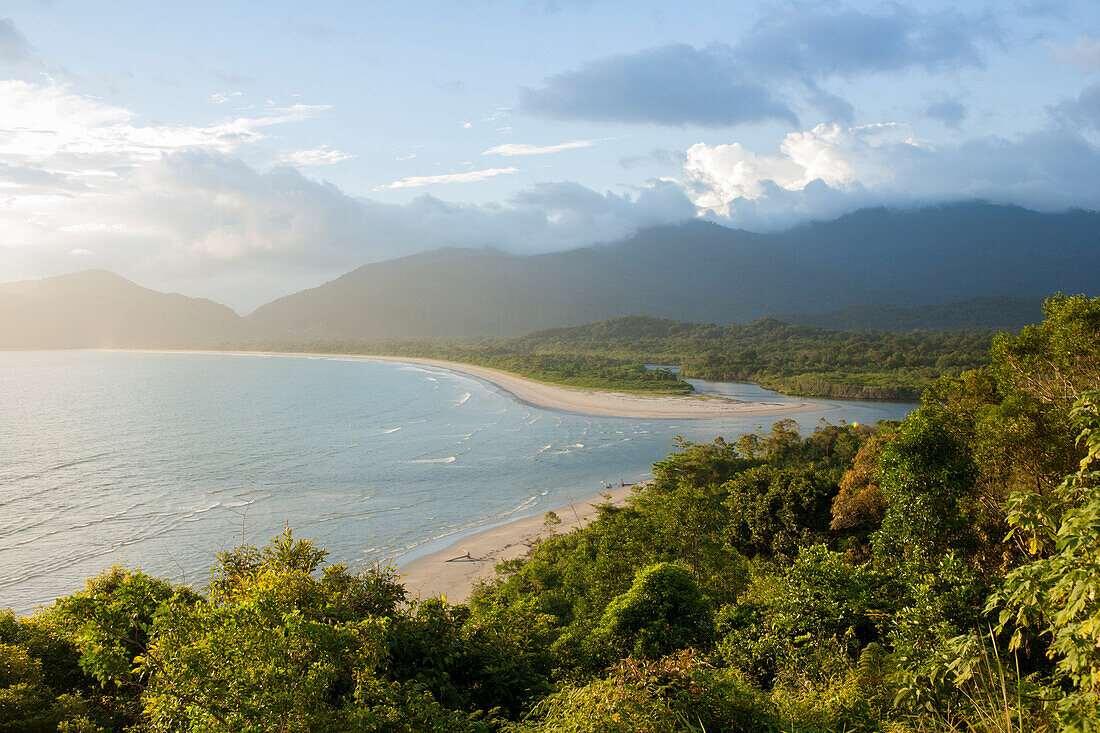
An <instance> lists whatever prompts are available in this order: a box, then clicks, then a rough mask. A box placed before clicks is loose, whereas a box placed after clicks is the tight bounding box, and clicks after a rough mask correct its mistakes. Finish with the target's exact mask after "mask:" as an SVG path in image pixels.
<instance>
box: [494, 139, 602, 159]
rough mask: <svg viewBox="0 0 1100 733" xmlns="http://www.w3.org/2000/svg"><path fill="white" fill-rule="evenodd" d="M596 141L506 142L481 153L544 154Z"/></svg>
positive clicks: (579, 146) (508, 154)
mask: <svg viewBox="0 0 1100 733" xmlns="http://www.w3.org/2000/svg"><path fill="white" fill-rule="evenodd" d="M597 142H599V140H574V141H572V142H568V143H558V144H557V145H528V144H527V143H507V144H506V145H497V146H496V147H493V148H489V149H488V150H486V151H485V152H484V153H482V155H505V156H514V155H546V154H548V153H558V152H561V151H562V150H575V149H577V148H590V147H592V146H593V145H595V144H596V143H597Z"/></svg>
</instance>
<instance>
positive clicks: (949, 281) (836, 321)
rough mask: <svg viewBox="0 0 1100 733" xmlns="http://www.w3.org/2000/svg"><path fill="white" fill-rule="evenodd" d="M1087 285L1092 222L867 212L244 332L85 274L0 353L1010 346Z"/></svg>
mask: <svg viewBox="0 0 1100 733" xmlns="http://www.w3.org/2000/svg"><path fill="white" fill-rule="evenodd" d="M517 236H520V235H519V234H517ZM1098 275H1100V214H1097V213H1095V212H1085V211H1070V212H1066V213H1061V214H1043V213H1037V212H1034V211H1028V210H1025V209H1020V208H1017V207H1011V206H994V205H990V204H980V203H978V204H975V203H970V204H953V205H948V206H938V207H929V208H924V209H917V210H911V211H896V210H888V209H868V210H864V211H858V212H855V213H853V214H849V215H847V216H842V217H840V218H839V219H836V220H834V221H828V222H815V223H811V224H805V225H802V226H799V227H796V228H794V229H791V230H789V231H786V232H780V233H772V234H755V233H750V232H745V231H740V230H736V229H729V228H726V227H721V226H718V225H717V224H713V223H709V222H704V221H692V222H688V223H685V224H680V225H675V226H662V227H654V228H651V229H646V230H643V231H640V232H638V233H637V234H635V235H633V236H631V237H628V238H626V239H624V240H622V241H620V242H614V243H608V244H603V245H599V246H596V247H590V248H585V249H576V250H571V251H568V252H559V253H553V254H542V255H532V256H512V255H506V254H501V253H499V252H492V251H485V250H470V249H444V250H438V251H434V252H426V253H422V254H418V255H413V256H410V257H404V258H401V259H396V260H390V261H388V262H380V263H376V264H371V265H366V266H364V267H360V268H359V269H357V270H354V271H352V272H349V273H347V274H346V275H343V276H342V277H339V278H336V279H335V280H332V281H331V282H328V283H325V284H323V285H321V286H319V287H316V288H312V289H310V290H305V291H302V292H300V293H296V294H294V295H288V296H286V297H284V298H279V299H278V300H275V301H273V302H271V303H268V304H267V305H265V306H263V307H262V308H260V309H258V310H257V311H256V312H255V313H253V314H251V315H250V316H248V317H247V318H246V319H241V318H240V317H238V316H237V314H236V313H234V312H233V311H232V310H230V309H229V308H226V307H224V306H221V305H218V304H216V303H214V302H212V301H209V300H204V299H199V298H187V297H184V296H182V295H176V294H165V293H158V292H156V291H153V290H148V289H146V288H143V287H140V286H138V285H136V284H134V283H132V282H130V281H129V280H126V279H124V278H122V277H119V276H118V275H113V274H111V273H109V272H106V271H103V270H89V271H86V272H79V273H75V274H72V275H65V276H61V277H55V278H47V279H44V280H36V281H22V282H16V283H8V284H5V285H0V348H9V349H10V348H24V349H29V348H87V347H111V346H119V347H122V346H130V347H134V346H148V347H172V346H191V347H194V346H205V345H216V344H219V343H222V344H224V343H230V342H242V341H246V340H251V341H271V340H305V339H361V340H384V339H425V338H429V339H430V338H457V339H471V338H476V337H479V336H516V335H522V334H526V333H530V332H532V331H537V330H540V329H546V328H555V327H560V326H571V325H578V324H583V323H592V322H594V321H602V320H608V319H612V318H616V317H620V316H625V315H632V314H634V315H646V316H653V317H657V318H671V319H676V320H680V321H695V322H702V323H721V324H728V323H747V322H749V321H754V320H757V319H759V318H763V317H765V316H769V315H773V314H788V315H783V316H781V317H782V318H783V319H784V320H788V321H791V322H795V323H802V324H807V325H819V326H825V327H828V328H845V329H848V328H852V329H863V328H877V329H882V330H909V329H912V328H936V329H938V328H1010V329H1011V328H1018V327H1019V326H1020V325H1023V324H1024V323H1028V322H1033V321H1034V320H1037V319H1038V306H1037V304H1038V302H1039V299H1040V298H1041V297H1042V296H1046V295H1050V294H1052V293H1055V292H1058V291H1062V292H1066V293H1085V294H1088V295H1096V294H1097V290H1098V283H1100V279H1098V277H1097V276H1098ZM963 299H966V300H963ZM948 301H959V302H948ZM883 304H886V305H883ZM789 314H798V315H789Z"/></svg>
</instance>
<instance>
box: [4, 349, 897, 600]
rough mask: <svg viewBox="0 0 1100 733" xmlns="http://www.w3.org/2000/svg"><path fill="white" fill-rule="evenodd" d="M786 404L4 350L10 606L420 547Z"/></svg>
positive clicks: (888, 407) (287, 362)
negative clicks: (692, 405) (521, 394)
mask: <svg viewBox="0 0 1100 733" xmlns="http://www.w3.org/2000/svg"><path fill="white" fill-rule="evenodd" d="M696 385H697V386H698V387H699V388H700V391H704V392H706V391H712V392H723V391H725V392H727V393H735V394H736V395H737V396H738V397H739V398H740V399H754V400H770V401H775V400H782V399H784V398H782V397H780V396H777V395H775V394H774V393H771V392H766V391H765V390H761V389H760V388H758V387H755V386H753V385H723V384H719V383H705V382H696ZM788 399H789V398H788ZM798 401H804V400H798ZM816 404H819V405H820V409H818V410H815V411H813V412H805V413H799V414H796V415H792V417H794V418H795V419H797V420H798V422H799V423H800V425H802V426H803V428H804V429H806V430H810V429H812V428H813V427H814V426H815V425H817V423H818V420H820V419H826V420H829V421H832V422H837V421H839V420H846V421H848V422H853V421H858V422H874V421H876V420H880V419H884V418H898V417H901V416H903V415H904V414H905V413H906V412H908V411H909V410H910V409H912V405H904V404H891V403H858V402H843V401H821V402H819V403H816ZM782 417H784V416H783V415H776V416H769V417H765V418H761V417H752V418H744V419H738V420H726V419H723V420H643V419H631V418H606V417H588V416H583V415H576V414H569V413H564V412H556V411H552V410H543V409H539V408H535V407H531V406H529V405H525V404H523V403H520V402H519V401H517V400H516V399H514V398H512V397H511V396H509V395H508V394H506V393H504V392H502V391H501V390H499V389H498V388H496V387H494V386H492V385H490V384H488V383H485V382H482V381H480V380H478V379H475V378H472V377H467V376H463V375H459V374H455V373H452V372H448V371H445V370H442V369H435V368H429V367H421V366H414V365H410V364H402V363H399V362H371V361H362V360H352V359H341V358H338V357H334V358H312V357H300V356H264V355H230V354H179V353H176V354H166V353H135V352H129V353H126V352H94V351H93V352H88V351H69V352H0V608H4V607H11V608H14V609H15V610H16V611H17V612H19V613H26V612H29V611H32V610H33V609H34V608H35V607H36V606H38V605H39V604H47V603H49V602H50V601H52V600H53V599H54V598H56V597H57V596H59V595H63V594H66V593H70V592H72V591H74V590H77V589H79V588H80V587H81V586H82V585H83V581H84V579H85V578H88V577H89V576H92V575H95V574H96V573H98V572H100V571H101V570H103V569H104V568H106V567H108V566H110V565H112V564H116V563H121V564H124V565H127V566H130V567H140V568H142V569H143V570H145V571H146V572H149V573H153V574H155V575H159V576H162V577H166V578H170V579H172V580H173V581H175V582H184V583H191V584H195V585H202V584H204V583H205V582H206V581H207V580H208V578H209V570H210V568H211V567H212V565H213V564H214V562H215V559H216V555H217V553H219V552H221V551H223V550H226V549H230V548H232V547H235V546H237V545H239V544H241V543H242V542H248V543H262V542H264V541H266V540H267V539H269V538H270V537H272V536H274V535H276V534H278V533H279V532H280V531H282V529H283V528H284V526H285V525H286V524H287V523H289V524H290V526H291V527H292V528H293V529H294V531H295V533H296V534H298V535H299V536H301V537H306V538H311V539H315V540H317V541H318V542H319V543H321V544H322V545H324V547H326V548H327V549H328V550H329V553H330V555H329V558H330V560H333V561H341V562H347V563H348V564H349V565H351V566H359V565H362V564H364V563H369V562H372V561H375V560H379V559H392V558H399V559H402V560H408V559H411V558H413V557H416V556H418V555H422V554H425V553H427V552H430V551H433V550H435V549H438V548H440V547H442V546H444V545H446V544H448V543H449V542H451V541H453V540H455V539H457V538H458V537H460V536H461V535H462V534H463V533H470V532H474V531H477V530H479V529H481V528H484V527H486V526H489V525H491V524H494V523H500V522H503V521H507V520H509V519H512V518H516V517H519V516H524V515H531V514H540V513H542V512H545V511H547V510H548V509H552V508H557V507H560V506H562V505H563V504H566V503H568V502H569V501H570V500H572V499H577V498H581V497H584V496H589V495H592V494H594V493H596V492H597V491H599V490H600V489H601V482H606V483H610V484H616V485H617V484H618V483H619V482H620V481H622V480H625V481H627V482H630V481H632V480H636V479H640V478H642V477H644V476H645V475H647V474H648V472H649V469H650V466H651V464H652V463H653V462H654V461H656V460H658V459H660V458H662V457H663V456H665V455H666V454H667V453H668V449H669V445H670V443H671V442H672V438H673V436H675V435H683V436H685V437H686V438H688V439H690V440H696V441H705V440H711V439H713V438H714V437H715V436H718V435H723V436H727V437H729V436H736V435H738V434H740V433H743V432H750V431H752V430H755V429H756V428H757V427H765V426H767V425H770V424H771V423H772V422H774V421H776V420H778V419H781V418H782Z"/></svg>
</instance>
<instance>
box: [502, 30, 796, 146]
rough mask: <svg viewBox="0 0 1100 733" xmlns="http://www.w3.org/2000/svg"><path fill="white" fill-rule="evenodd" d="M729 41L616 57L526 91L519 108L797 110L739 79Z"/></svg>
mask: <svg viewBox="0 0 1100 733" xmlns="http://www.w3.org/2000/svg"><path fill="white" fill-rule="evenodd" d="M727 52H728V47H726V46H714V47H708V48H706V49H702V50H699V49H696V48H694V47H692V46H689V45H687V44H682V43H679V44H673V45H669V46H662V47H660V48H651V49H647V50H644V51H640V52H638V53H636V54H631V55H620V56H611V57H608V58H604V59H600V60H598V61H593V62H589V63H587V64H584V65H583V66H581V67H580V68H579V69H576V70H573V71H566V72H562V73H560V74H556V75H554V76H551V77H549V78H547V79H545V80H544V81H543V86H542V87H540V88H538V89H531V88H527V87H524V88H522V89H520V104H519V110H520V111H521V112H524V113H526V114H531V115H537V116H542V117H549V118H551V119H565V120H568V119H583V120H596V121H602V122H636V123H657V124H663V125H687V124H694V125H701V126H704V127H723V126H727V125H733V124H739V123H749V122H764V121H767V120H782V121H786V122H790V123H791V124H797V118H796V117H795V114H794V112H793V111H792V110H791V108H790V107H789V106H787V105H786V104H785V103H783V102H781V101H779V100H778V99H776V98H775V97H774V96H773V95H772V93H771V92H770V91H769V90H768V89H767V87H765V86H763V85H761V84H758V83H755V82H752V81H747V80H742V79H739V78H737V77H736V76H735V75H734V74H733V73H732V69H731V67H730V65H729V63H728V60H727V58H726V55H727Z"/></svg>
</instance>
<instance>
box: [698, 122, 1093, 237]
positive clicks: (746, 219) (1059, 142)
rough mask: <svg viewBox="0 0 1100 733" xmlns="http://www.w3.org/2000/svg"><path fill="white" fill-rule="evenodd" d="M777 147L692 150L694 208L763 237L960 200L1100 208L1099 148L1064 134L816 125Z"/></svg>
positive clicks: (701, 147) (734, 145) (701, 145)
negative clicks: (958, 136)
mask: <svg viewBox="0 0 1100 733" xmlns="http://www.w3.org/2000/svg"><path fill="white" fill-rule="evenodd" d="M779 148H780V154H779V155H760V154H757V153H755V152H753V151H751V150H748V149H746V148H745V147H743V146H742V145H740V144H738V143H730V144H727V145H713V146H712V145H707V144H704V143H699V144H697V145H693V146H692V147H691V148H689V150H688V155H687V162H686V163H685V166H684V173H685V175H686V178H685V179H684V180H682V181H680V183H681V185H682V186H683V187H684V190H685V191H686V192H687V193H688V195H689V196H690V197H691V198H692V200H693V201H694V203H695V204H696V205H697V206H699V207H701V208H704V209H708V210H710V211H712V212H715V213H716V214H717V215H719V216H722V217H728V218H729V220H730V221H731V222H732V223H734V224H737V225H739V226H746V227H748V228H761V229H767V228H773V229H774V228H786V227H789V226H792V225H793V224H796V223H798V222H800V221H805V220H807V219H814V218H829V217H832V216H837V215H839V214H842V213H845V212H847V211H852V210H854V209H856V208H860V207H862V206H874V205H912V204H919V203H934V202H942V201H957V200H962V199H967V200H968V199H985V200H989V201H994V202H997V203H1009V204H1018V205H1021V206H1025V207H1029V208H1034V209H1041V210H1064V209H1065V208H1067V207H1075V206H1076V207H1081V208H1086V209H1097V208H1100V179H1097V177H1096V176H1095V174H1094V171H1095V170H1098V169H1100V168H1098V166H1100V148H1098V147H1097V146H1095V145H1093V144H1092V143H1090V142H1089V141H1088V140H1085V139H1084V138H1082V137H1080V136H1078V135H1074V134H1069V133H1067V132H1066V131H1065V130H1053V129H1052V130H1042V131H1037V132H1033V133H1029V134H1027V135H1023V136H1021V137H1019V138H1017V139H1007V138H1003V137H997V136H988V137H981V138H974V139H970V140H966V141H964V142H962V143H959V144H957V145H945V146H931V145H928V144H925V143H922V142H921V141H918V140H915V139H913V138H912V137H911V136H910V134H909V132H908V129H907V128H906V127H905V126H904V125H895V124H878V125H864V126H859V127H841V126H839V125H819V126H817V127H815V128H813V129H812V130H809V131H804V132H797V133H791V134H789V135H787V136H786V137H785V138H784V139H783V140H782V141H781V143H780V145H779Z"/></svg>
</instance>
